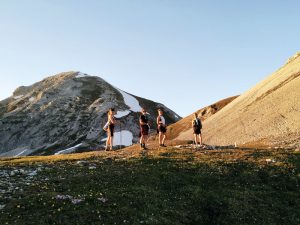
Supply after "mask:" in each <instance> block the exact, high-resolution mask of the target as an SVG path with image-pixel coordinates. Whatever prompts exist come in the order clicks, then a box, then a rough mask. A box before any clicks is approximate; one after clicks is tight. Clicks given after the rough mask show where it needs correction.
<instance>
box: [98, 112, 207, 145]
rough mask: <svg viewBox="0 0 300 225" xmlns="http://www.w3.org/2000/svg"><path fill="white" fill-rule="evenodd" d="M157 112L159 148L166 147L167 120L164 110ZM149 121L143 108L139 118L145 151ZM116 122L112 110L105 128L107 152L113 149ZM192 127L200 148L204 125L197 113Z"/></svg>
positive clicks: (141, 139) (141, 142)
mask: <svg viewBox="0 0 300 225" xmlns="http://www.w3.org/2000/svg"><path fill="white" fill-rule="evenodd" d="M157 112H158V116H157V118H156V124H157V133H158V142H159V146H160V147H166V145H165V140H166V132H167V125H166V119H165V117H164V116H163V115H164V112H163V110H162V109H158V110H157ZM149 119H150V118H149V113H148V112H147V111H146V110H145V109H144V108H142V110H141V115H140V118H139V125H140V146H141V149H144V150H147V146H146V144H147V142H148V138H149V132H150V123H149V122H150V121H149ZM116 122H117V121H116V118H115V110H114V109H113V108H111V109H109V111H108V118H107V123H106V124H105V126H104V127H103V129H104V130H105V131H106V132H107V140H106V146H105V150H106V151H109V150H112V149H113V136H114V128H115V124H116ZM192 127H193V133H194V141H195V147H196V148H198V146H201V145H202V135H201V129H202V123H201V119H200V118H199V117H198V114H197V113H195V114H194V119H193V120H192Z"/></svg>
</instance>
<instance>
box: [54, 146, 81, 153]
mask: <svg viewBox="0 0 300 225" xmlns="http://www.w3.org/2000/svg"><path fill="white" fill-rule="evenodd" d="M81 145H82V143H80V144H78V145H75V146H74V147H71V148H68V149H65V150H61V151H59V152H56V153H55V154H54V155H61V154H68V153H72V152H74V150H75V149H76V148H78V147H79V146H81Z"/></svg>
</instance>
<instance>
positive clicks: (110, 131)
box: [107, 124, 115, 137]
mask: <svg viewBox="0 0 300 225" xmlns="http://www.w3.org/2000/svg"><path fill="white" fill-rule="evenodd" d="M114 129H115V125H114V124H110V125H109V126H108V129H107V136H111V137H113V136H114Z"/></svg>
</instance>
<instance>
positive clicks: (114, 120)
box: [109, 116, 116, 124]
mask: <svg viewBox="0 0 300 225" xmlns="http://www.w3.org/2000/svg"><path fill="white" fill-rule="evenodd" d="M109 122H110V123H111V124H115V123H116V119H115V117H113V116H111V117H110V118H109Z"/></svg>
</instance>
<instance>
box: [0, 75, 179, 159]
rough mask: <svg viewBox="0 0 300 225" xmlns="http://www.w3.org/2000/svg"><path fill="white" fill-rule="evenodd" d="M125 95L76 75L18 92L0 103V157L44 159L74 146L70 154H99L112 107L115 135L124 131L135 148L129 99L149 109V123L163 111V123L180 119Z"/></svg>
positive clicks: (135, 132) (92, 78) (135, 123)
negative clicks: (114, 113)
mask: <svg viewBox="0 0 300 225" xmlns="http://www.w3.org/2000/svg"><path fill="white" fill-rule="evenodd" d="M126 94H127V93H126ZM124 95H125V94H124V92H123V91H121V90H118V89H117V88H115V87H113V86H112V85H110V84H109V83H107V82H106V81H105V80H103V79H101V78H100V77H95V76H88V75H86V74H82V73H80V72H66V73H61V74H58V75H55V76H52V77H49V78H46V79H44V80H42V81H40V82H38V83H35V84H33V85H31V86H28V87H19V88H17V89H16V90H15V92H14V93H13V96H11V97H10V98H8V99H5V100H3V101H1V102H0V125H1V126H0V156H17V155H49V154H54V153H56V152H59V151H60V152H63V150H64V149H69V148H72V147H74V146H78V148H77V149H74V151H76V150H77V151H78V150H80V148H81V149H82V150H83V149H84V150H94V149H99V148H101V147H102V146H103V143H104V138H105V137H106V134H105V132H104V131H103V130H102V127H103V126H104V124H105V122H106V119H107V114H106V112H107V111H108V109H109V108H111V107H114V108H115V109H116V110H117V111H118V114H119V115H121V117H120V118H119V123H118V125H117V126H116V132H119V131H121V130H128V131H129V132H131V133H132V136H133V139H132V142H136V141H137V139H138V134H139V126H138V118H139V112H137V110H133V109H132V107H131V106H130V105H128V101H127V104H126V101H125V100H126V99H125V98H128V97H130V98H132V99H136V100H137V101H138V104H139V106H140V107H146V108H147V109H149V113H150V114H151V120H152V121H153V122H154V121H155V117H156V108H158V107H161V108H164V109H165V111H166V118H167V121H168V123H173V122H176V121H177V120H178V119H180V117H179V116H178V115H177V114H176V113H174V112H173V111H171V110H170V109H168V108H166V107H165V106H163V105H161V104H159V103H156V102H152V101H149V100H146V99H142V98H139V97H135V96H132V95H130V94H127V96H124ZM135 108H136V107H135ZM125 111H126V113H122V112H125ZM123 138H127V137H123ZM101 140H102V141H101ZM116 144H119V145H122V143H116ZM72 150H73V149H72Z"/></svg>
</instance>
